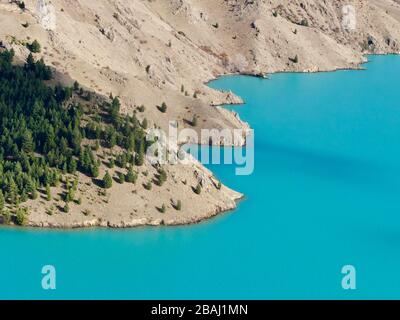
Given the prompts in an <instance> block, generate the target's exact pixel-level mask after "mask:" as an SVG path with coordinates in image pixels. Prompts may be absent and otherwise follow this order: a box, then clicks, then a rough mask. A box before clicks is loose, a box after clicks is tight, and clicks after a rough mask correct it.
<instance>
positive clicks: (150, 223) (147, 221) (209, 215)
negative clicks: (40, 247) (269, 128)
mask: <svg viewBox="0 0 400 320" xmlns="http://www.w3.org/2000/svg"><path fill="white" fill-rule="evenodd" d="M372 55H377V56H378V55H396V56H398V55H400V54H399V53H387V54H367V55H365V56H366V57H367V56H372ZM367 63H370V60H369V59H368V58H366V61H364V62H360V63H359V64H358V65H357V66H349V67H338V68H336V69H332V70H322V71H320V70H317V71H277V72H272V73H268V75H274V74H279V73H301V74H303V73H304V74H306V73H327V72H336V71H346V70H348V71H362V70H365V68H361V66H362V65H364V64H367ZM241 75H242V76H249V77H257V78H262V79H266V80H267V79H270V78H267V77H266V75H267V74H265V76H263V77H261V76H260V74H256V73H251V72H240V73H230V74H221V75H219V76H217V77H215V78H213V79H210V80H208V81H206V82H204V84H205V85H207V84H209V83H210V82H212V81H216V80H218V79H220V78H222V77H225V76H241ZM222 92H224V91H222ZM233 94H235V93H233ZM235 96H236V94H235ZM238 98H239V99H240V102H237V103H236V102H230V103H222V104H216V105H210V107H219V108H223V109H224V110H226V109H225V108H224V106H226V105H246V101H244V100H243V99H242V98H241V97H238ZM227 111H228V112H232V113H233V111H230V110H227ZM249 127H250V129H251V126H250V125H249ZM198 145H199V146H202V145H204V144H203V143H199V144H198ZM220 147H223V145H220ZM236 147H238V146H236ZM241 147H243V146H241ZM207 170H208V169H207ZM244 199H245V195H243V194H240V195H239V196H236V197H232V199H231V200H232V201H233V203H228V202H226V203H225V206H220V205H219V206H215V207H214V209H213V210H209V211H208V212H206V213H205V214H204V215H201V216H188V217H186V218H182V219H169V220H166V219H163V218H156V217H153V218H148V217H143V218H136V219H132V220H122V221H120V222H117V223H116V222H113V223H112V222H110V221H103V220H102V219H101V218H94V219H91V220H86V221H82V222H71V223H49V222H43V221H42V222H32V221H29V222H28V223H27V225H26V226H23V227H22V229H35V230H36V229H44V230H46V229H47V230H76V229H87V228H93V229H97V228H105V229H106V228H107V229H133V228H140V227H174V226H175V227H176V226H190V225H196V224H200V223H202V222H205V221H210V220H211V219H213V218H215V217H217V216H220V215H223V214H226V213H232V212H234V211H235V210H236V208H237V204H238V203H239V202H241V201H244ZM11 227H16V226H11ZM18 228H20V227H18Z"/></svg>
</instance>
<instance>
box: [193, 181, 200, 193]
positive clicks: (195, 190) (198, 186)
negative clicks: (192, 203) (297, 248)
mask: <svg viewBox="0 0 400 320" xmlns="http://www.w3.org/2000/svg"><path fill="white" fill-rule="evenodd" d="M193 191H194V193H195V194H200V193H201V185H200V183H199V184H198V185H197V186H196V188H193Z"/></svg>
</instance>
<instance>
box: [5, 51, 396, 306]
mask: <svg viewBox="0 0 400 320" xmlns="http://www.w3.org/2000/svg"><path fill="white" fill-rule="evenodd" d="M370 59H371V63H369V64H367V65H365V67H366V68H367V70H365V71H338V72H332V73H318V74H276V75H273V76H271V79H270V80H263V79H258V78H251V77H244V76H234V77H224V78H221V79H219V80H217V81H215V82H213V83H211V84H210V86H212V87H214V88H220V89H225V90H228V89H229V90H232V91H234V92H235V93H237V94H238V95H240V96H241V97H243V98H244V100H245V101H246V103H247V104H246V105H245V106H235V107H229V108H230V109H233V110H235V111H238V112H239V113H240V116H241V118H242V119H243V120H245V121H248V122H249V123H250V124H251V126H252V127H253V128H254V129H255V166H256V167H255V171H254V173H253V174H252V175H250V176H235V175H234V166H231V165H229V166H228V165H211V166H209V167H210V168H211V169H212V170H213V171H214V172H215V173H216V175H217V176H218V177H219V178H221V179H222V181H223V182H224V183H226V184H227V185H229V186H230V187H232V188H234V189H236V190H238V191H241V192H243V193H245V194H246V200H245V201H242V202H240V204H239V208H238V210H236V211H235V212H233V213H230V214H226V215H222V216H220V217H218V218H216V219H213V220H210V221H208V222H205V223H202V224H199V225H195V226H187V227H173V228H140V229H133V230H105V229H93V230H80V231H48V230H45V231H43V230H41V231H40V230H20V229H13V228H1V229H0V241H1V244H2V254H1V258H0V259H1V261H0V273H1V275H2V277H1V278H0V298H89V299H90V298H115V299H125V298H138V299H146V298H162V299H164V298H165V299H168V298H170V299H174V298H184V299H193V298H208V299H210V298H211V299H214V298H224V299H231V298H232V299H234V298H244V299H247V298H254V299H264V298H285V299H297V298H325V299H332V298H334V299H336V298H343V299H346V298H378V299H383V298H400V250H399V248H400V201H399V198H400V197H399V194H400V139H399V137H400V103H399V98H400V91H399V85H398V84H399V80H400V57H397V56H385V57H383V56H373V57H370ZM46 264H51V265H54V266H55V267H56V270H57V289H56V290H54V291H44V290H43V289H42V288H41V277H42V275H41V268H42V266H43V265H46ZM347 264H351V265H354V266H355V268H356V270H357V289H356V290H354V291H346V290H343V289H342V287H341V280H342V277H343V275H342V274H341V268H342V266H344V265H347Z"/></svg>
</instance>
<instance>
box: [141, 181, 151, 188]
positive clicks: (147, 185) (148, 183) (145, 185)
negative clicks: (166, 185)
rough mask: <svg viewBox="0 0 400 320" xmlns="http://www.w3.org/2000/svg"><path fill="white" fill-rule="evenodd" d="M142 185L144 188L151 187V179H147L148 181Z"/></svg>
mask: <svg viewBox="0 0 400 320" xmlns="http://www.w3.org/2000/svg"><path fill="white" fill-rule="evenodd" d="M143 187H144V188H145V189H146V190H151V189H152V187H153V185H152V184H151V181H149V182H147V183H146V184H144V185H143Z"/></svg>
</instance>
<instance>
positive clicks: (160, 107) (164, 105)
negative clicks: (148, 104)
mask: <svg viewBox="0 0 400 320" xmlns="http://www.w3.org/2000/svg"><path fill="white" fill-rule="evenodd" d="M158 110H160V112H162V113H165V112H167V104H166V103H165V102H163V103H162V104H161V106H159V107H158Z"/></svg>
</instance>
